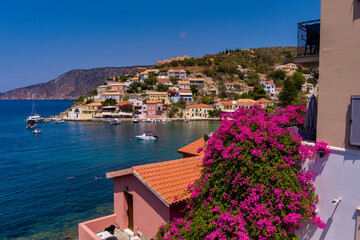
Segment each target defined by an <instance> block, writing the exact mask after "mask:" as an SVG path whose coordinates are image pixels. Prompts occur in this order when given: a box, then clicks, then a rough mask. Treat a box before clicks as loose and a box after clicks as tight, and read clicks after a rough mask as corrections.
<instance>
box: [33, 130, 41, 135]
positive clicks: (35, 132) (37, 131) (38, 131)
mask: <svg viewBox="0 0 360 240" xmlns="http://www.w3.org/2000/svg"><path fill="white" fill-rule="evenodd" d="M33 133H34V134H41V130H40V129H35V130H34V131H33Z"/></svg>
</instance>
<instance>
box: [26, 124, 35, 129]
mask: <svg viewBox="0 0 360 240" xmlns="http://www.w3.org/2000/svg"><path fill="white" fill-rule="evenodd" d="M35 127H36V124H35V123H30V124H29V125H27V126H26V129H34V128H35Z"/></svg>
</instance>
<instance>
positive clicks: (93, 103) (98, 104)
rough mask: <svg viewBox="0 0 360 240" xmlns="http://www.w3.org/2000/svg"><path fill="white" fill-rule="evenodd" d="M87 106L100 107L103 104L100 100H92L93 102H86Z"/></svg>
mask: <svg viewBox="0 0 360 240" xmlns="http://www.w3.org/2000/svg"><path fill="white" fill-rule="evenodd" d="M86 106H87V107H100V106H102V104H101V103H99V102H92V103H89V104H86Z"/></svg>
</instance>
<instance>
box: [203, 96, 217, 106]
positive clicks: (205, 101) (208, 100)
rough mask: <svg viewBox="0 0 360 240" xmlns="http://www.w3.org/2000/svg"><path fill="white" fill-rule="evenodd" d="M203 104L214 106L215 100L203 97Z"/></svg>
mask: <svg viewBox="0 0 360 240" xmlns="http://www.w3.org/2000/svg"><path fill="white" fill-rule="evenodd" d="M201 102H202V103H205V104H213V103H214V100H213V99H212V98H211V97H207V96H203V97H202V98H201Z"/></svg>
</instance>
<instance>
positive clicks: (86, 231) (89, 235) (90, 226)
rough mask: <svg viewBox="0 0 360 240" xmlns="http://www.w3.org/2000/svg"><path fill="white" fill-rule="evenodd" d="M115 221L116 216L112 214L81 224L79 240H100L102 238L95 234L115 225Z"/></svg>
mask: <svg viewBox="0 0 360 240" xmlns="http://www.w3.org/2000/svg"><path fill="white" fill-rule="evenodd" d="M115 220H116V216H115V214H112V215H109V216H106V217H101V218H96V219H93V220H90V221H87V222H82V223H79V230H78V231H79V232H78V234H79V240H99V239H100V238H99V237H98V236H97V235H96V234H95V233H97V232H102V231H104V229H105V228H107V227H109V226H111V225H115ZM115 226H116V225H115Z"/></svg>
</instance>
